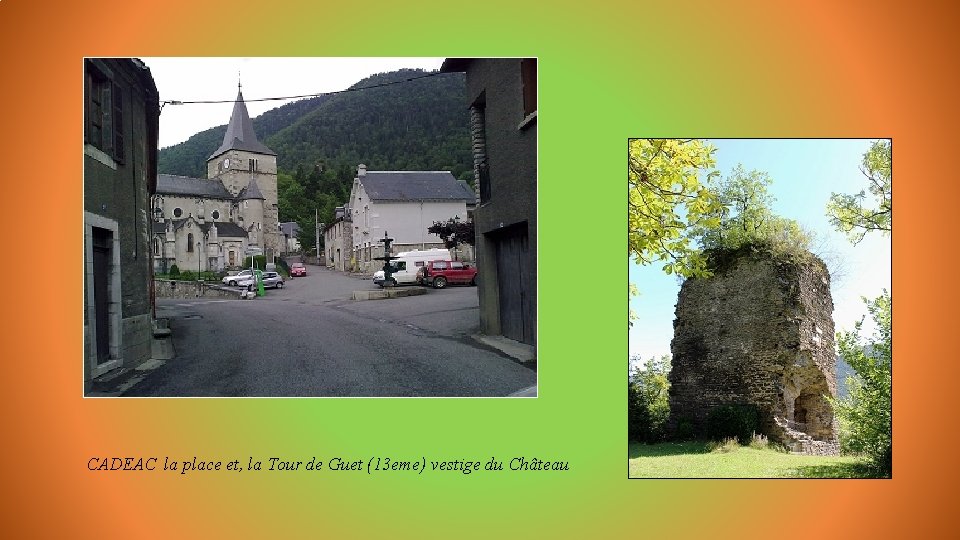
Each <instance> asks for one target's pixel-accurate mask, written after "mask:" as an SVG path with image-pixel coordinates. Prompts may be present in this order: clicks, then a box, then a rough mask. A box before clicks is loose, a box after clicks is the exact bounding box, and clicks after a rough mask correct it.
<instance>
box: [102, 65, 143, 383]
mask: <svg viewBox="0 0 960 540" xmlns="http://www.w3.org/2000/svg"><path fill="white" fill-rule="evenodd" d="M83 68H84V100H85V102H84V133H83V139H84V140H83V249H84V257H83V258H84V309H83V336H84V361H83V374H84V385H85V389H89V388H90V386H91V381H92V379H94V378H96V377H99V376H100V375H103V374H104V373H106V372H108V371H110V370H113V369H117V368H120V367H132V366H136V365H137V364H139V363H141V362H143V361H145V360H147V359H149V358H150V353H151V342H152V338H153V324H152V319H153V313H152V305H151V298H152V295H151V288H150V287H151V284H152V282H153V281H152V275H151V268H150V264H151V256H150V255H151V252H150V217H149V212H150V194H151V193H152V192H153V190H154V188H155V186H156V170H157V129H158V122H159V114H160V113H159V104H158V97H157V88H156V85H155V84H154V81H153V77H152V76H151V74H150V69H149V68H147V67H146V66H145V65H144V64H143V63H142V62H140V61H139V60H137V59H132V58H89V59H86V60H84V63H83Z"/></svg>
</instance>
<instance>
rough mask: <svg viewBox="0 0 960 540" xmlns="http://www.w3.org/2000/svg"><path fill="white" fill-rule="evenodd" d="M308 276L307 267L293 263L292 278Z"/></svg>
mask: <svg viewBox="0 0 960 540" xmlns="http://www.w3.org/2000/svg"><path fill="white" fill-rule="evenodd" d="M305 275H307V267H306V266H304V265H303V263H296V262H295V263H293V264H291V265H290V277H293V276H305Z"/></svg>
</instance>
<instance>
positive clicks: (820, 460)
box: [629, 442, 874, 478]
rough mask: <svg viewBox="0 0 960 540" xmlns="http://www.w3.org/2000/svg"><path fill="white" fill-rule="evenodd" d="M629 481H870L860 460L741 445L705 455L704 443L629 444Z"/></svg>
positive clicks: (870, 473) (864, 464) (866, 464)
mask: <svg viewBox="0 0 960 540" xmlns="http://www.w3.org/2000/svg"><path fill="white" fill-rule="evenodd" d="M629 456H630V459H629V463H630V477H631V478H872V477H874V476H873V473H872V470H871V468H870V466H869V464H868V463H867V461H866V460H865V459H864V458H860V457H851V456H829V457H821V456H798V455H793V454H789V453H785V452H778V451H776V450H771V449H763V450H758V449H755V448H750V447H748V446H741V447H739V448H737V449H736V450H734V451H732V452H728V453H723V452H708V451H707V444H706V443H705V442H683V443H661V444H631V445H630V448H629Z"/></svg>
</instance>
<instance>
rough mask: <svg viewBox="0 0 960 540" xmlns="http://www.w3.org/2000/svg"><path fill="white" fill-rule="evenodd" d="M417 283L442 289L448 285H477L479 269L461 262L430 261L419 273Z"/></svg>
mask: <svg viewBox="0 0 960 540" xmlns="http://www.w3.org/2000/svg"><path fill="white" fill-rule="evenodd" d="M417 283H419V284H421V285H433V288H435V289H442V288H444V287H446V286H447V284H448V283H469V284H470V285H476V284H477V269H476V268H475V267H473V266H470V265H469V264H467V263H464V262H460V261H430V262H428V263H427V264H425V265H424V266H423V268H421V269H420V270H419V271H418V273H417Z"/></svg>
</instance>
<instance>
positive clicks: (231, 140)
mask: <svg viewBox="0 0 960 540" xmlns="http://www.w3.org/2000/svg"><path fill="white" fill-rule="evenodd" d="M227 150H244V151H247V152H256V153H258V154H267V155H270V156H275V155H277V153H276V152H274V151H273V150H271V149H269V148H267V147H266V146H265V145H264V144H263V143H261V142H260V141H259V140H258V139H257V134H256V133H254V132H253V122H251V121H250V115H249V114H247V105H246V104H245V103H244V102H243V92H241V91H240V90H239V89H238V90H237V100H236V101H235V102H234V104H233V113H232V114H231V115H230V123H229V124H227V132H226V133H224V134H223V143H222V144H221V145H220V148H217V150H216V151H215V152H214V153H213V154H210V158H211V159H212V158H214V157H216V156H219V155H220V154H222V153H224V152H226V151H227Z"/></svg>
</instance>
